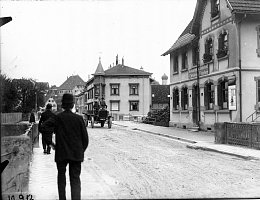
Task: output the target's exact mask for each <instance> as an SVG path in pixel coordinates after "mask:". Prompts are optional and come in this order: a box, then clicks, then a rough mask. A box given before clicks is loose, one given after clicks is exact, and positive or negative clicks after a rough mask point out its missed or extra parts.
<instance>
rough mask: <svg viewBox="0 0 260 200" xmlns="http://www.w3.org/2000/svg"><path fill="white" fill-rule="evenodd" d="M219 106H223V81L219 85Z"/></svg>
mask: <svg viewBox="0 0 260 200" xmlns="http://www.w3.org/2000/svg"><path fill="white" fill-rule="evenodd" d="M218 106H219V107H220V109H222V108H223V91H222V82H221V83H219V85H218Z"/></svg>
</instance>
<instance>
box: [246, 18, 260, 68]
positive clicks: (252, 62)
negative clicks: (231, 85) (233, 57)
mask: <svg viewBox="0 0 260 200" xmlns="http://www.w3.org/2000/svg"><path fill="white" fill-rule="evenodd" d="M257 26H260V17H259V16H258V17H255V16H254V17H252V16H247V17H246V18H245V19H244V20H243V21H242V23H241V66H242V68H257V69H260V67H259V66H260V57H258V55H257V52H256V49H257V48H258V47H257V31H256V27H257Z"/></svg>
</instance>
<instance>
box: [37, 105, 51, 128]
mask: <svg viewBox="0 0 260 200" xmlns="http://www.w3.org/2000/svg"><path fill="white" fill-rule="evenodd" d="M54 115H55V114H54V113H53V112H52V111H51V110H49V109H48V110H46V111H44V112H43V113H42V114H41V118H40V121H39V126H38V129H39V131H40V132H41V130H40V127H41V125H42V123H43V122H45V121H46V120H48V119H49V118H50V117H52V116H54Z"/></svg>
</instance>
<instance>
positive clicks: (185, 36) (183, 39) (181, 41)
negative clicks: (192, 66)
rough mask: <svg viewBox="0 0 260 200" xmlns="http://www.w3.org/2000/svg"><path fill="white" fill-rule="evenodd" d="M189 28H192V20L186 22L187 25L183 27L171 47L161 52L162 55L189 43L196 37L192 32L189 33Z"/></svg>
mask: <svg viewBox="0 0 260 200" xmlns="http://www.w3.org/2000/svg"><path fill="white" fill-rule="evenodd" d="M191 28H192V20H191V21H190V23H189V24H188V26H187V27H186V28H185V30H184V31H183V32H182V34H181V35H180V36H179V38H178V39H177V41H176V42H175V43H174V44H173V45H172V46H171V48H170V49H169V50H168V51H166V52H165V53H163V54H162V56H166V55H168V54H169V53H171V52H172V51H174V50H176V49H179V48H181V47H183V46H185V45H187V44H189V43H191V42H192V41H193V40H194V38H195V37H196V36H195V35H194V34H192V33H191Z"/></svg>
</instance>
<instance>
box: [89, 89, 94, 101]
mask: <svg viewBox="0 0 260 200" xmlns="http://www.w3.org/2000/svg"><path fill="white" fill-rule="evenodd" d="M93 91H94V90H93V89H91V90H89V91H88V99H93Z"/></svg>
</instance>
